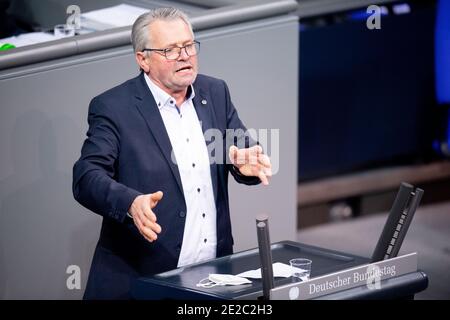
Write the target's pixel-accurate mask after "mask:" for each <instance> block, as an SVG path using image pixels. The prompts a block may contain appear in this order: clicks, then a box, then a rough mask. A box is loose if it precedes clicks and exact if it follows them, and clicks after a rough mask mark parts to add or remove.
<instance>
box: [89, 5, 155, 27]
mask: <svg viewBox="0 0 450 320" xmlns="http://www.w3.org/2000/svg"><path fill="white" fill-rule="evenodd" d="M148 11H149V9H146V8H141V7H136V6H131V5H128V4H119V5H117V6H114V7H109V8H104V9H100V10H94V11H89V12H86V13H82V14H81V19H82V20H81V25H82V27H83V28H87V29H95V30H104V29H108V28H115V27H124V26H131V25H132V24H133V23H134V21H135V20H136V19H137V18H138V17H139V16H140V15H141V14H143V13H145V12H148Z"/></svg>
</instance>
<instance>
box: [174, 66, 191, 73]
mask: <svg viewBox="0 0 450 320" xmlns="http://www.w3.org/2000/svg"><path fill="white" fill-rule="evenodd" d="M188 70H192V67H191V66H184V67H181V68H180V69H177V71H176V72H180V71H188Z"/></svg>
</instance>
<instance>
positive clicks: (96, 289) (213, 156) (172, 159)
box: [73, 8, 272, 299]
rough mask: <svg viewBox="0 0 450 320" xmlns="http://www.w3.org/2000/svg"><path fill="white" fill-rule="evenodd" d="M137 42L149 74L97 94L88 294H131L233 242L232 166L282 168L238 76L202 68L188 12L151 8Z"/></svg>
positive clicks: (89, 180)
mask: <svg viewBox="0 0 450 320" xmlns="http://www.w3.org/2000/svg"><path fill="white" fill-rule="evenodd" d="M132 44H133V48H134V52H135V57H136V61H137V64H138V65H139V68H140V70H141V72H140V75H139V76H138V77H136V78H133V79H130V80H128V81H126V82H124V83H123V84H121V85H119V86H117V87H115V88H112V89H110V90H108V91H106V92H104V93H102V94H100V95H99V96H97V97H95V98H93V99H92V101H91V103H90V106H89V115H88V122H89V130H88V132H87V138H86V140H85V141H84V144H83V146H82V149H81V156H80V158H79V160H78V161H77V162H76V163H75V165H74V168H73V194H74V197H75V199H76V200H77V201H78V202H79V203H80V204H82V205H83V206H85V207H86V208H88V209H90V210H91V211H93V212H95V213H97V214H99V215H101V216H102V217H103V223H102V228H101V233H100V238H99V241H98V244H97V247H96V250H95V253H94V257H93V261H92V265H91V270H90V274H89V279H88V283H87V287H86V291H85V295H84V298H85V299H127V298H130V285H131V283H132V281H133V280H134V279H136V278H137V277H140V276H147V275H152V274H156V273H160V272H163V271H167V270H170V269H174V268H176V267H181V266H184V265H187V264H191V263H194V262H199V261H203V260H207V259H211V258H215V257H220V256H224V255H228V254H231V253H232V246H233V238H232V234H231V221H230V213H229V201H228V189H227V185H228V173H231V174H232V176H233V177H234V179H235V180H236V181H237V182H239V183H243V184H247V185H254V184H258V183H260V182H262V183H263V184H265V185H267V184H268V183H269V181H268V180H269V178H270V177H271V175H272V172H271V164H270V160H269V158H268V157H267V156H266V155H264V154H263V152H262V148H261V147H260V146H259V145H257V143H256V142H254V141H253V140H252V139H251V138H250V137H249V135H247V134H245V132H246V130H247V129H246V128H245V126H244V125H243V123H242V122H241V120H240V119H239V116H238V113H237V111H236V109H235V108H234V106H233V103H232V102H231V98H230V93H229V90H228V87H227V85H226V83H225V82H224V81H222V80H219V79H215V78H212V77H209V76H205V75H201V74H198V61H197V56H198V54H199V50H200V43H199V42H198V41H196V40H195V38H194V34H193V31H192V27H191V24H190V22H189V20H188V18H187V16H186V15H185V14H184V13H183V12H181V11H180V10H178V9H174V8H160V9H154V10H151V11H149V12H148V13H146V14H143V15H142V16H140V17H139V18H138V19H137V20H136V22H135V23H134V25H133V28H132ZM211 133H212V134H211ZM218 133H219V134H220V137H219V138H218ZM230 133H231V135H232V137H231V138H230V136H229V134H230ZM243 133H244V134H243ZM211 136H214V139H208V138H206V137H211ZM230 141H231V143H230ZM211 150H212V152H211Z"/></svg>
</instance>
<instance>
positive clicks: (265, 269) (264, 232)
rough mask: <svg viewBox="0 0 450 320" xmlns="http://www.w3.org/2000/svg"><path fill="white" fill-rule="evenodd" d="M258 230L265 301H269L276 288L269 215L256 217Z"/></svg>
mask: <svg viewBox="0 0 450 320" xmlns="http://www.w3.org/2000/svg"><path fill="white" fill-rule="evenodd" d="M256 230H257V234H258V247H259V257H260V260H261V276H262V285H263V299H265V300H269V299H270V289H272V288H273V287H274V281H273V269H272V251H271V249H270V237H269V217H268V216H267V215H258V216H257V217H256Z"/></svg>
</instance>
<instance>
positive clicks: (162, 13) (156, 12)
mask: <svg viewBox="0 0 450 320" xmlns="http://www.w3.org/2000/svg"><path fill="white" fill-rule="evenodd" d="M177 19H181V20H183V21H184V22H185V23H186V24H187V25H188V27H189V29H190V30H191V33H192V36H194V32H193V30H192V25H191V22H190V21H189V18H188V17H187V15H186V14H185V13H184V12H183V11H181V10H179V9H176V8H157V9H152V10H150V11H149V12H146V13H144V14H142V15H140V16H139V18H137V19H136V21H135V22H134V24H133V28H132V30H131V43H132V44H133V49H134V52H135V53H136V52H140V51H142V50H144V48H145V47H146V46H147V45H150V43H151V39H150V32H149V28H148V26H149V25H150V24H152V23H153V22H155V21H156V20H163V21H173V20H177Z"/></svg>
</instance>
